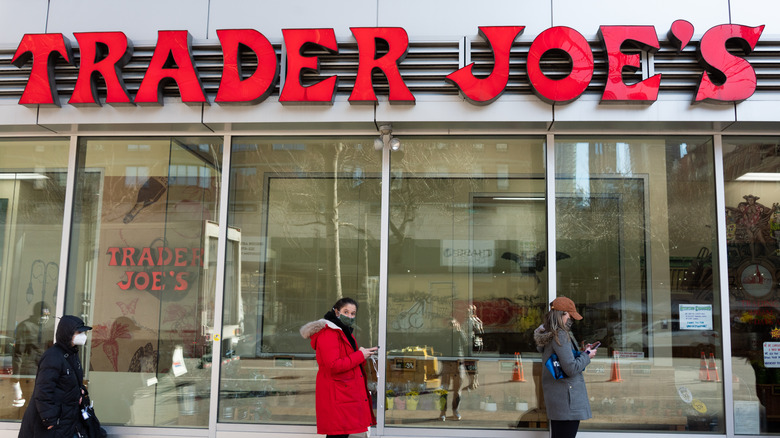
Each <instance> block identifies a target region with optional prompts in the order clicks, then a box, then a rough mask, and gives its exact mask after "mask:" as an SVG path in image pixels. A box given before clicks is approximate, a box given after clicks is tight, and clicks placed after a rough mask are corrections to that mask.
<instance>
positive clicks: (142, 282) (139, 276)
mask: <svg viewBox="0 0 780 438" xmlns="http://www.w3.org/2000/svg"><path fill="white" fill-rule="evenodd" d="M150 282H151V280H150V278H149V273H148V272H137V273H136V274H135V281H134V283H133V285H134V286H135V288H136V289H138V290H146V288H148V287H149V283H150Z"/></svg>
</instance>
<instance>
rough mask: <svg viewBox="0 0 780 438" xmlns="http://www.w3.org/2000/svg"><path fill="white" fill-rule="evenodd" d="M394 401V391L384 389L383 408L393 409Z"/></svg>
mask: <svg viewBox="0 0 780 438" xmlns="http://www.w3.org/2000/svg"><path fill="white" fill-rule="evenodd" d="M394 401H395V391H393V390H392V389H388V390H387V391H385V409H393V402H394Z"/></svg>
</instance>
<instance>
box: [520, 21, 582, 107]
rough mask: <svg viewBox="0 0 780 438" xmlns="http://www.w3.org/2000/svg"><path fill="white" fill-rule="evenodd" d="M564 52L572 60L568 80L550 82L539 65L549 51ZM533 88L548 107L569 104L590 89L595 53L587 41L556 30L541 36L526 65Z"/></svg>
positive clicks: (567, 30)
mask: <svg viewBox="0 0 780 438" xmlns="http://www.w3.org/2000/svg"><path fill="white" fill-rule="evenodd" d="M554 49H558V50H563V51H564V52H566V53H567V54H568V55H569V56H570V57H571V60H572V68H571V73H570V74H569V76H567V77H565V78H563V79H550V78H548V77H547V76H545V74H544V73H542V69H541V67H540V64H539V63H540V61H541V59H542V56H543V55H544V54H545V53H547V52H548V51H550V50H554ZM526 69H527V72H528V79H529V80H530V82H531V87H532V88H533V90H534V93H536V95H537V96H539V98H540V99H542V100H544V101H545V102H547V103H556V102H557V103H568V102H571V101H573V100H575V99H577V98H578V97H580V95H581V94H582V93H583V92H584V91H585V89H586V88H588V84H590V80H591V78H592V77H593V51H591V50H590V44H588V40H586V39H585V37H584V36H582V34H581V33H579V32H577V31H576V30H574V29H572V28H570V27H565V26H557V27H551V28H549V29H547V30H545V31H544V32H542V33H540V34H539V36H537V37H536V38H535V39H534V42H533V43H532V44H531V48H530V49H529V50H528V63H527V64H526Z"/></svg>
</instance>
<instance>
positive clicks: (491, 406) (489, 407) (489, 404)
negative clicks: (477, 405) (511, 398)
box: [485, 395, 498, 412]
mask: <svg viewBox="0 0 780 438" xmlns="http://www.w3.org/2000/svg"><path fill="white" fill-rule="evenodd" d="M485 410H486V411H487V412H496V411H497V410H498V405H496V401H495V400H493V396H492V395H489V396H487V399H486V400H485Z"/></svg>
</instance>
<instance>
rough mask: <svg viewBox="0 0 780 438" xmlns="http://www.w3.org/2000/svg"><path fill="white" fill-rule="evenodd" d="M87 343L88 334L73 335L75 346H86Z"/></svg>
mask: <svg viewBox="0 0 780 438" xmlns="http://www.w3.org/2000/svg"><path fill="white" fill-rule="evenodd" d="M86 343H87V333H86V332H81V333H76V334H75V335H73V345H84V344H86Z"/></svg>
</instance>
